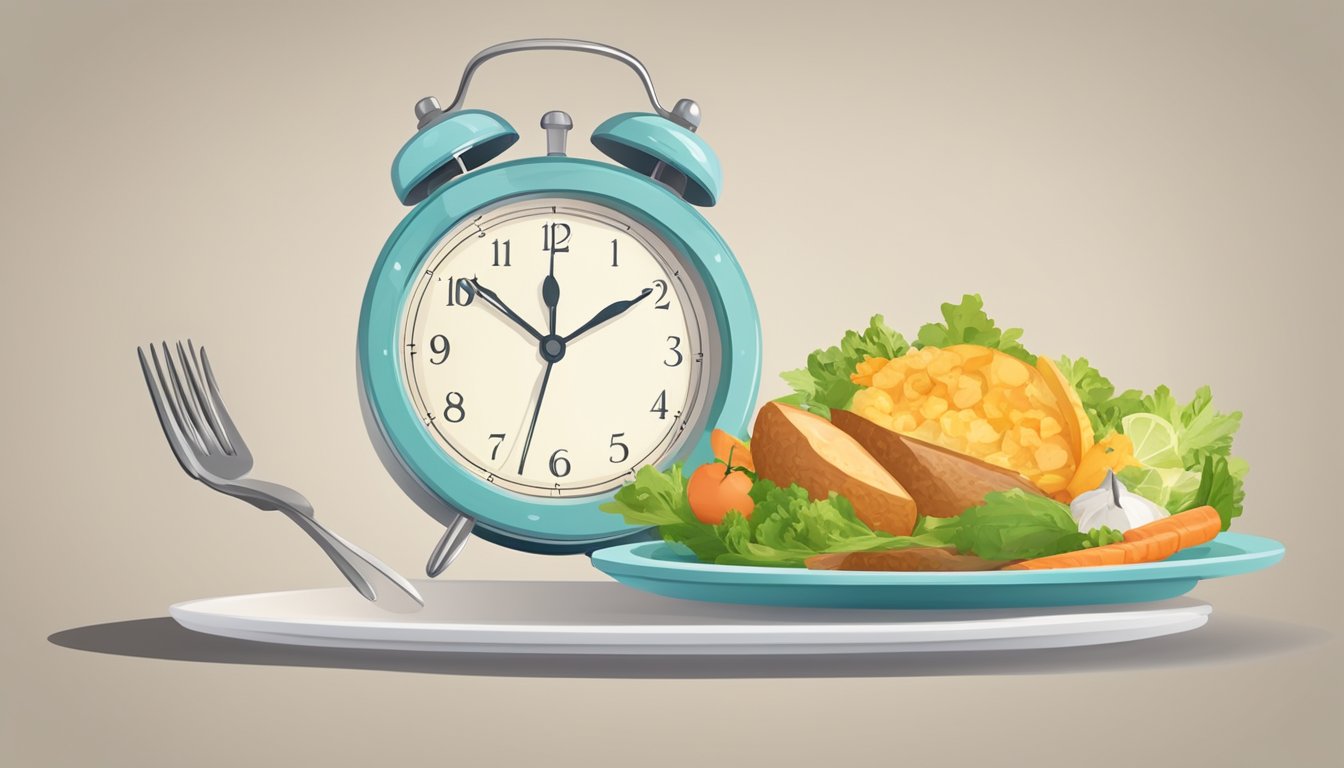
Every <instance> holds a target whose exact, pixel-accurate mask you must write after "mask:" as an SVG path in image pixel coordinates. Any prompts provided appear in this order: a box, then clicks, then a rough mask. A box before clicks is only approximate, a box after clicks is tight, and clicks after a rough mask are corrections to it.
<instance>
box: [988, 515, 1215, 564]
mask: <svg viewBox="0 0 1344 768" xmlns="http://www.w3.org/2000/svg"><path fill="white" fill-rule="evenodd" d="M1221 529H1222V520H1221V519H1219V517H1218V511H1217V510H1215V509H1214V508H1213V507H1197V508H1195V509H1190V510H1186V511H1185V512H1181V513H1179V514H1175V515H1172V516H1170V517H1164V518H1162V519H1161V520H1157V521H1155V522H1152V523H1148V524H1147V525H1141V526H1139V527H1138V528H1132V529H1130V530H1128V531H1126V532H1125V540H1124V541H1122V542H1120V543H1118V544H1106V545H1104V546H1100V547H1090V548H1088V549H1080V550H1078V551H1076V552H1065V553H1063V554H1060V555H1051V556H1050V557H1038V558H1036V559H1035V560H1023V561H1022V562H1020V563H1014V564H1013V565H1009V566H1005V567H1004V569H1003V570H1005V571H1034V570H1043V569H1047V568H1087V567H1091V566H1098V565H1136V564H1138V563H1153V562H1157V561H1158V560H1165V559H1167V558H1168V557H1171V556H1172V555H1174V554H1176V553H1177V552H1179V551H1180V550H1182V549H1185V548H1186V547H1194V546H1198V545H1200V544H1203V543H1205V542H1207V541H1212V540H1213V537H1214V536H1217V535H1218V531H1219V530H1221Z"/></svg>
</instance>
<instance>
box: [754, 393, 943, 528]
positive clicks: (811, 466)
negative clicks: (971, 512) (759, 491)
mask: <svg viewBox="0 0 1344 768" xmlns="http://www.w3.org/2000/svg"><path fill="white" fill-rule="evenodd" d="M809 433H810V435H811V437H809ZM751 453H752V457H753V458H754V459H755V460H756V474H757V476H758V477H761V478H764V479H766V480H770V481H772V482H774V483H775V484H776V485H779V486H781V487H787V486H789V485H792V484H795V483H796V484H797V485H799V486H801V487H802V488H804V489H806V490H807V493H808V495H809V496H810V497H811V498H813V499H824V498H826V497H827V496H828V495H829V494H830V493H831V492H832V491H834V492H835V493H838V494H840V495H841V496H844V497H845V498H846V499H849V502H850V503H851V504H853V505H854V513H855V515H857V516H858V518H859V519H860V520H862V521H863V522H864V524H865V525H867V526H868V527H869V528H872V529H873V530H875V531H886V532H887V533H891V534H894V535H897V536H907V535H909V534H910V532H911V531H913V530H914V528H915V517H916V508H915V501H914V499H912V498H910V494H908V493H906V491H905V489H904V488H902V487H901V484H900V483H899V482H897V481H896V480H895V478H893V477H891V475H890V474H889V473H888V472H887V471H886V470H885V469H883V468H882V465H881V464H879V463H878V462H877V460H876V459H874V458H873V457H872V456H870V455H869V454H868V452H867V451H865V450H864V448H863V446H861V445H860V444H859V443H858V442H857V441H856V440H854V438H852V437H850V436H849V435H847V434H845V433H844V432H843V431H841V430H840V429H838V428H836V427H835V426H834V425H832V424H831V423H830V422H828V421H826V420H825V419H823V418H821V417H820V416H814V415H813V414H810V413H808V412H806V411H803V410H801V409H798V408H794V407H792V406H787V405H781V404H779V403H766V404H765V405H764V406H763V407H762V408H761V410H760V412H758V413H757V414H756V425H755V427H754V429H753V430H752V433H751ZM837 463H839V465H838V464H837ZM842 466H843V467H844V468H842ZM856 473H857V474H859V475H861V476H860V477H856V476H855V474H856Z"/></svg>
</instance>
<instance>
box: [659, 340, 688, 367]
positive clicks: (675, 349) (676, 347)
mask: <svg viewBox="0 0 1344 768" xmlns="http://www.w3.org/2000/svg"><path fill="white" fill-rule="evenodd" d="M667 340H668V341H670V342H672V346H671V347H668V350H667V351H668V352H671V353H672V354H674V355H676V356H677V359H676V360H673V361H672V362H670V363H669V362H668V361H666V360H664V361H663V365H666V366H667V367H668V368H676V367H677V366H678V365H681V361H682V360H685V359H686V356H685V355H683V354H681V337H680V336H668V337H667Z"/></svg>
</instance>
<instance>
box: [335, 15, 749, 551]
mask: <svg viewBox="0 0 1344 768" xmlns="http://www.w3.org/2000/svg"><path fill="white" fill-rule="evenodd" d="M538 50H562V51H576V52H584V53H593V54H598V55H601V56H605V57H608V58H611V59H615V60H617V61H620V62H623V63H624V64H626V65H628V66H629V67H630V68H631V69H633V70H634V71H635V73H636V74H637V75H638V76H639V78H640V80H641V81H642V83H643V86H644V90H645V92H646V94H647V96H648V98H649V101H650V102H651V104H652V107H653V112H651V113H624V114H619V115H616V116H615V117H612V118H610V119H608V120H606V121H605V122H603V123H602V124H600V125H598V126H597V127H596V129H594V131H593V134H592V142H593V145H594V146H595V147H596V148H597V149H598V150H599V151H601V152H602V153H603V154H604V155H606V156H607V157H608V158H610V159H611V160H612V161H613V162H610V163H607V162H597V161H593V160H587V159H581V158H575V157H569V156H568V155H567V154H566V151H567V147H566V143H567V137H568V132H569V130H570V129H571V128H572V127H573V122H572V120H571V119H570V117H569V116H568V115H567V114H565V113H564V112H561V111H551V112H547V113H546V114H545V115H544V116H543V117H542V119H541V128H542V129H543V130H545V132H546V147H547V149H546V155H545V156H543V157H525V158H520V159H515V160H509V161H502V162H492V161H494V160H495V159H496V158H497V157H499V155H501V154H502V153H504V152H505V151H506V150H507V149H508V148H509V147H510V146H511V145H513V144H514V142H515V141H517V139H518V133H517V132H516V131H515V130H514V129H513V127H512V126H510V125H509V123H508V122H506V121H505V120H504V118H502V117H500V116H499V115H497V114H494V113H492V112H488V111H485V110H481V109H464V108H463V102H464V100H465V98H466V94H467V89H468V86H469V85H470V82H471V78H472V75H473V73H474V72H475V71H476V69H477V68H478V67H479V66H480V65H481V64H482V63H483V62H485V61H487V60H489V59H491V58H494V57H497V56H501V55H504V54H510V53H516V52H522V51H538ZM415 114H416V117H417V118H418V120H419V125H418V130H417V132H416V134H415V135H414V136H413V137H412V138H411V139H410V140H409V141H408V142H406V144H405V146H403V147H402V148H401V151H400V152H399V153H397V156H396V159H395V160H394V161H393V163H392V184H393V187H394V189H395V190H396V193H397V197H398V198H399V199H400V200H401V201H402V202H403V203H404V204H406V205H409V206H413V207H412V208H411V210H410V212H409V213H408V214H407V215H406V217H405V218H404V219H403V220H402V221H401V223H400V224H399V225H398V226H397V228H396V230H395V231H394V232H393V233H392V235H391V237H389V238H388V240H387V244H386V245H385V246H384V247H383V250H382V253H381V254H380V255H379V257H378V260H377V263H376V264H375V265H374V268H373V274H372V275H371V276H370V278H369V283H368V287H367V290H366V291H365V294H364V301H363V306H362V308H361V312H360V320H359V339H358V361H359V385H360V396H361V405H362V408H363V412H364V417H365V423H366V426H367V427H368V430H369V433H370V437H371V439H372V440H373V443H374V445H375V447H376V448H377V450H378V454H379V456H380V458H381V459H382V461H383V464H384V465H385V466H386V468H387V469H388V471H389V472H390V473H391V475H392V476H393V477H394V478H395V479H396V481H397V482H398V484H399V485H400V487H401V488H402V489H403V490H404V491H405V492H406V493H407V494H408V495H409V496H410V497H411V498H412V499H413V500H415V502H416V503H417V504H418V505H419V506H420V507H421V508H422V509H424V510H425V511H426V512H427V513H428V514H429V515H430V516H432V517H433V518H435V519H436V520H438V521H439V522H440V523H442V524H443V525H445V526H446V528H447V530H446V532H445V534H444V536H443V539H442V540H441V541H440V542H439V545H438V546H437V547H435V549H434V552H433V554H432V555H431V557H430V561H429V564H428V566H427V568H426V570H427V571H428V572H429V574H430V575H431V576H433V575H437V574H438V573H439V572H441V571H442V570H443V569H444V568H445V567H446V566H447V565H448V564H449V563H450V562H451V561H452V558H453V557H454V556H455V555H456V553H457V552H458V551H459V550H460V548H461V547H462V545H463V543H464V542H465V541H467V540H468V538H469V535H470V534H475V535H477V536H480V537H482V538H485V539H487V540H490V541H493V542H495V543H498V544H502V545H505V546H508V547H511V548H514V549H518V550H523V551H528V552H538V553H551V554H566V553H579V552H592V551H594V550H596V549H600V548H603V547H607V546H611V545H615V544H622V543H627V542H630V541H634V540H638V539H641V538H647V537H648V536H649V535H650V533H649V531H648V530H646V529H643V528H640V527H636V526H630V525H627V524H626V523H625V522H624V521H623V519H622V518H621V516H619V515H613V514H609V513H606V512H603V511H601V509H599V506H600V505H601V504H602V503H604V502H606V501H609V500H610V499H611V497H612V495H613V493H614V492H615V491H616V490H617V489H618V488H619V487H620V486H621V485H622V484H624V483H626V482H629V481H630V480H632V479H633V478H634V475H635V473H636V472H637V471H638V470H639V468H640V467H643V466H645V465H649V464H651V465H654V466H658V467H665V466H667V465H669V464H671V463H673V462H676V461H685V462H688V463H689V464H699V463H703V462H706V461H709V460H711V458H712V457H711V452H710V446H709V435H710V432H711V431H712V430H713V429H714V428H716V427H717V428H722V429H725V430H727V431H729V432H732V433H734V434H741V433H742V432H743V431H744V430H745V428H746V426H747V423H748V421H749V419H750V417H751V414H752V411H753V408H754V406H755V401H756V394H757V387H758V383H759V379H760V366H761V337H760V323H759V320H758V318H757V314H756V307H755V303H754V301H753V300H752V296H751V291H750V288H749V287H748V285H747V281H746V278H745V277H744V276H743V274H742V270H741V268H740V267H739V266H738V263H737V260H736V259H735V258H734V257H733V254H732V251H731V250H729V248H728V245H727V244H726V243H725V242H724V240H723V238H722V237H720V236H719V234H718V233H717V232H716V231H715V230H714V228H713V227H712V226H710V224H709V222H708V221H706V220H705V218H704V217H703V216H702V215H701V214H700V212H699V211H698V210H697V207H708V206H712V205H714V204H715V202H716V201H717V200H718V197H719V192H720V188H721V186H722V176H721V172H720V168H719V162H718V159H717V157H716V156H715V154H714V152H713V151H712V150H711V149H710V148H709V146H708V145H707V144H706V143H705V142H704V140H703V139H701V138H700V136H699V135H697V133H696V129H697V128H698V127H699V125H700V110H699V107H698V106H697V105H696V103H695V102H693V101H691V100H689V99H682V100H680V101H679V102H677V104H676V105H675V106H674V107H673V108H672V109H670V110H669V109H665V108H663V106H662V105H661V104H660V103H659V101H658V98H657V96H656V94H655V92H654V88H653V83H652V80H651V79H650V77H649V74H648V71H647V70H646V69H645V68H644V66H643V65H642V64H641V63H640V62H639V61H638V60H637V59H635V58H634V57H633V56H631V55H630V54H628V53H626V52H624V51H621V50H618V49H616V48H612V47H610V46H606V45H601V44H598V43H592V42H586V41H581V40H558V39H544V40H520V41H514V42H508V43H501V44H499V45H496V46H492V47H490V48H487V49H485V50H483V51H481V52H480V53H478V54H477V55H476V56H474V57H473V58H472V59H471V60H470V61H469V62H468V64H467V67H466V70H465V71H464V73H463V75H462V80H461V83H460V85H459V87H458V92H457V96H456V98H454V99H453V101H452V103H450V104H449V105H448V106H447V107H440V106H439V103H438V102H437V101H436V100H434V99H433V98H427V99H422V100H421V101H420V102H419V103H417V104H416V105H415Z"/></svg>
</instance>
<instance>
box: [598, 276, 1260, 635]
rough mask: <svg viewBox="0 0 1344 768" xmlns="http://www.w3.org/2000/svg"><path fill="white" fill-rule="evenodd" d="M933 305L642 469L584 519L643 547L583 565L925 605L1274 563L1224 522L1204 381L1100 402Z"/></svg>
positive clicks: (1174, 591) (778, 595) (1044, 361)
mask: <svg viewBox="0 0 1344 768" xmlns="http://www.w3.org/2000/svg"><path fill="white" fill-rule="evenodd" d="M942 314H943V322H941V323H929V324H927V325H925V326H923V327H921V328H920V329H919V331H918V334H917V336H916V337H915V338H916V340H915V341H914V342H907V341H906V339H905V337H904V336H902V335H901V334H899V333H897V332H896V331H894V330H893V329H891V328H889V327H888V326H887V325H886V323H885V322H884V321H883V318H882V317H881V316H880V315H879V316H875V317H873V318H872V320H871V322H870V324H869V327H868V328H867V329H865V330H863V331H849V332H848V333H846V334H845V335H844V337H843V338H842V340H841V342H840V344H839V345H837V346H835V347H831V348H829V349H824V350H817V351H816V352H814V353H813V354H812V355H810V356H809V358H808V361H807V365H806V367H804V368H801V369H798V370H795V371H789V372H786V373H785V374H783V377H784V379H785V381H786V382H788V383H789V385H790V386H791V387H792V388H793V390H794V394H792V395H790V396H788V397H785V398H781V399H780V400H777V401H774V402H770V403H767V404H765V406H763V407H762V408H761V409H760V411H759V412H758V413H757V416H756V419H755V424H754V426H753V428H752V433H751V435H750V436H747V435H732V434H728V433H724V432H718V431H716V432H715V434H714V440H713V443H714V453H715V456H716V459H715V461H713V462H711V463H709V464H705V465H702V466H699V467H694V468H686V467H682V466H680V465H677V464H674V465H671V466H669V467H667V468H665V469H659V468H656V467H653V466H646V467H643V468H642V469H640V470H639V472H638V473H637V474H636V475H635V478H634V480H633V481H632V482H630V483H628V484H627V485H626V486H624V487H622V488H621V489H620V490H619V491H618V492H617V493H616V496H615V498H614V500H613V501H611V502H610V503H608V504H606V505H604V507H603V509H604V510H605V511H607V512H610V513H612V514H617V515H621V516H622V517H624V519H625V521H626V522H628V523H630V524H636V525H646V526H652V527H654V528H655V529H656V531H657V533H658V534H659V537H660V538H661V539H662V541H650V542H641V543H636V544H628V545H624V546H619V547H611V548H607V549H603V550H599V551H597V552H595V553H593V556H592V557H593V564H594V565H595V566H596V567H597V568H599V569H600V570H602V571H604V572H605V573H607V574H608V575H610V576H612V577H613V578H615V579H616V580H618V581H621V582H623V583H625V584H628V585H630V586H633V587H636V588H639V589H643V590H646V591H649V592H654V593H657V594H661V595H665V596H671V597H681V598H690V599H697V600H708V601H714V602H730V603H753V604H765V605H793V606H834V607H847V608H921V609H923V608H986V607H1024V606H1057V605H1085V604H1106V603H1129V602H1144V601H1152V600H1162V599H1167V598H1171V597H1175V596H1177V595H1181V594H1184V593H1185V592H1188V591H1189V590H1190V589H1192V588H1193V587H1194V586H1195V584H1196V583H1197V582H1198V581H1199V580H1200V579H1207V578H1215V577H1221V576H1230V575H1234V574H1240V573H1247V572H1250V571H1254V570H1258V569H1261V568H1265V567H1268V566H1270V565H1273V564H1274V563H1276V562H1278V561H1279V560H1280V559H1282V557H1283V553H1284V550H1283V547H1282V545H1280V544H1279V543H1278V542H1275V541H1272V540H1270V539H1265V538H1262V537H1258V536H1250V535H1247V534H1241V533H1230V532H1228V529H1229V527H1230V526H1231V525H1232V522H1233V520H1234V519H1236V518H1238V517H1240V515H1241V514H1242V508H1243V504H1244V497H1245V493H1244V491H1243V484H1244V481H1245V478H1246V476H1247V474H1248V471H1249V467H1248V465H1247V463H1246V462H1245V461H1244V460H1242V459H1240V458H1239V457H1236V456H1234V455H1233V453H1232V442H1233V438H1234V436H1235V434H1236V431H1237V428H1238V427H1239V425H1240V422H1241V414H1240V413H1239V412H1220V411H1218V410H1216V409H1215V408H1214V407H1213V405H1212V394H1211V392H1210V390H1209V388H1208V387H1203V388H1201V389H1199V390H1198V391H1197V392H1196V393H1195V394H1194V396H1193V398H1192V399H1191V400H1189V401H1188V402H1181V401H1180V400H1179V399H1177V398H1176V397H1175V396H1174V395H1173V394H1172V392H1171V391H1170V390H1169V389H1168V388H1167V387H1165V386H1160V387H1157V388H1156V389H1154V390H1153V391H1152V392H1148V393H1145V392H1143V391H1140V390H1135V389H1130V390H1124V391H1120V392H1117V391H1116V388H1115V387H1114V386H1113V385H1112V384H1111V382H1110V381H1109V380H1108V379H1106V378H1105V377H1103V376H1102V375H1101V373H1100V372H1098V371H1097V370H1096V369H1095V368H1093V367H1092V366H1091V365H1090V364H1089V363H1088V361H1087V359H1086V358H1076V359H1072V358H1069V357H1059V358H1050V357H1046V356H1044V355H1037V354H1033V353H1031V352H1028V351H1027V349H1026V348H1025V347H1024V346H1023V345H1022V343H1021V341H1020V339H1021V336H1022V331H1021V330H1020V329H1015V328H1011V329H1000V328H999V327H998V326H997V325H996V323H995V322H994V321H993V320H991V319H990V318H989V317H988V315H986V314H985V312H984V310H983V305H982V302H981V300H980V298H979V297H978V296H974V295H968V296H965V297H964V298H963V299H962V301H961V302H960V303H959V304H944V305H943V307H942Z"/></svg>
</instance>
